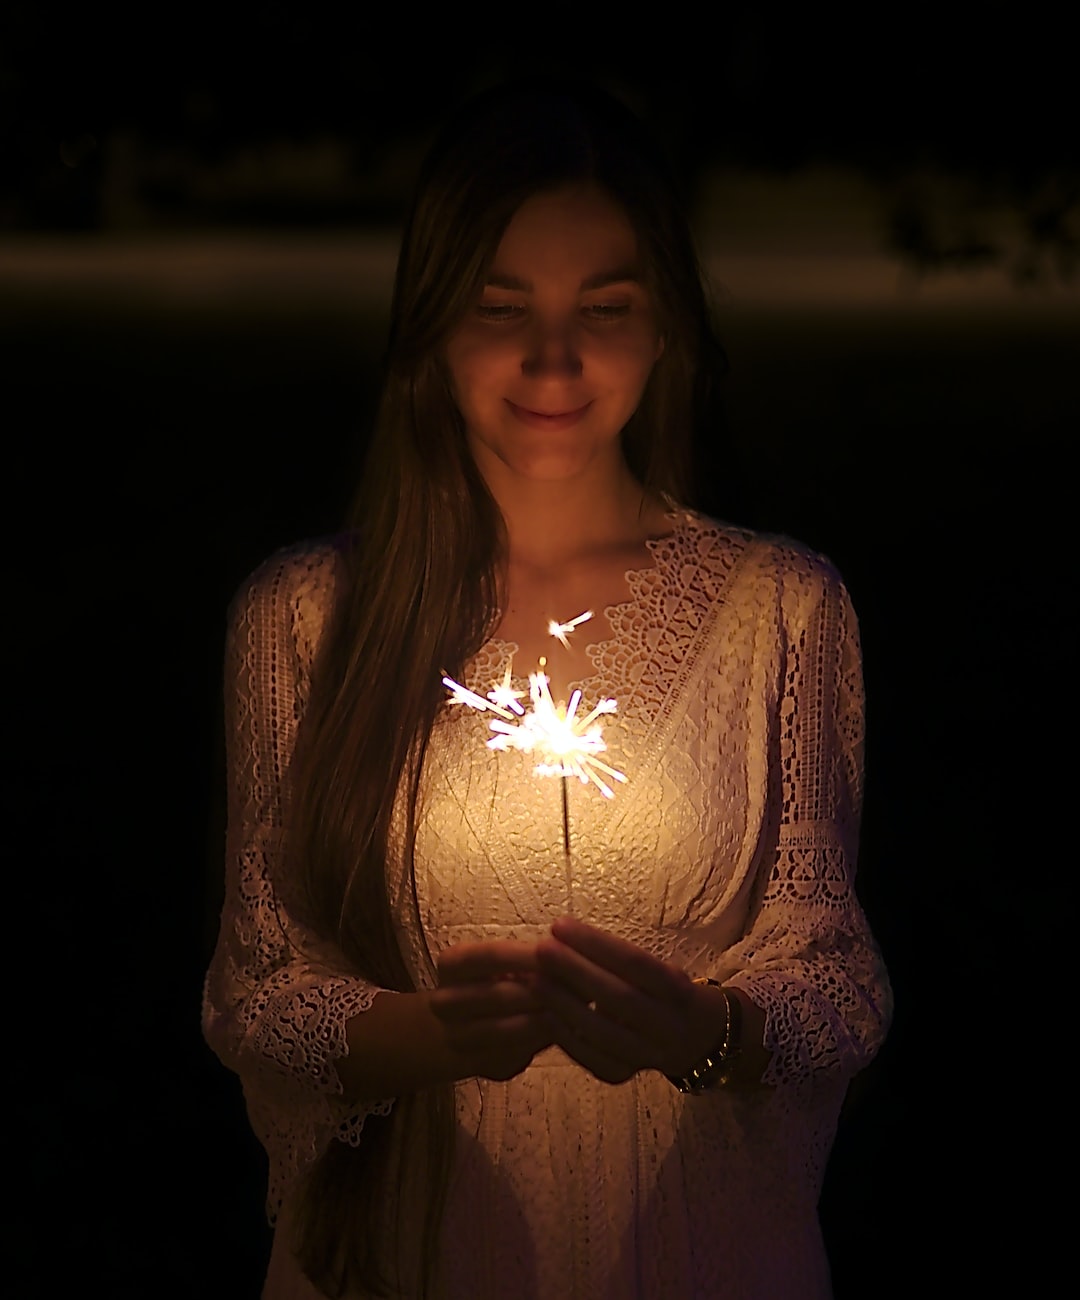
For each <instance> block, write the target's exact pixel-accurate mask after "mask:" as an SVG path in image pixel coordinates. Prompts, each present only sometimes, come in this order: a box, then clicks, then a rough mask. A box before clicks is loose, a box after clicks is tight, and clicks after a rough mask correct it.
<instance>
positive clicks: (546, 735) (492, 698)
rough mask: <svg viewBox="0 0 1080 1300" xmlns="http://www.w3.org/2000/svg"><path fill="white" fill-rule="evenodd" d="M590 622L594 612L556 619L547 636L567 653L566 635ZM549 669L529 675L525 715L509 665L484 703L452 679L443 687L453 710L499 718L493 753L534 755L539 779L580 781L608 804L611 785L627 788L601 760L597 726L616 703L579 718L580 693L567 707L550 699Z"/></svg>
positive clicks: (600, 736)
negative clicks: (566, 619)
mask: <svg viewBox="0 0 1080 1300" xmlns="http://www.w3.org/2000/svg"><path fill="white" fill-rule="evenodd" d="M590 618H592V610H588V611H587V612H586V613H584V614H579V615H578V617H577V618H572V619H571V620H570V621H569V623H557V622H556V621H555V620H554V619H552V621H551V622H550V623H549V624H548V631H549V632H550V633H551V635H552V636H553V637H555V638H556V639H557V640H558V641H561V642H562V644H563V645H565V646H567V647H568V646H569V642H568V641H567V639H566V637H567V634H568V633H569V632H572V631H574V629H575V628H577V627H578V626H579V625H580V624H581V623H584V622H585V621H586V620H587V619H590ZM545 664H546V661H545V660H543V659H541V660H540V671H539V672H535V673H530V674H529V692H528V694H529V703H530V706H531V707H530V708H529V709H527V710H526V709H524V708H522V706H521V705H520V704H519V703H518V701H519V700H521V699H523V698H524V696H525V692H524V691H515V690H514V689H513V687H512V685H511V668H512V665H511V664H507V666H506V672H505V674H504V675H503V680H502V682H500V683H497V684H496V685H494V686H493V687H492V688H491V690H490V691H488V693H487V696H486V698H485V697H484V696H483V695H479V694H477V692H476V691H471V690H469V688H468V687H467V686H462V685H461V683H460V682H456V681H454V679H453V678H452V677H444V678H443V679H442V681H443V685H444V686H445V687H446V688H447V690H448V691H449V692H450V700H449V702H450V703H451V704H466V705H468V706H469V708H472V709H476V710H478V711H480V712H488V713H494V714H495V715H496V716H495V719H494V720H493V721H492V722H491V724H490V727H491V730H492V731H493V732H494V733H495V734H494V735H493V736H492V737H491V739H490V740H489V741H488V742H487V745H488V748H489V749H501V750H508V749H516V750H518V751H519V752H520V753H523V754H533V755H535V756H536V758H537V764H536V767H535V768H534V769H533V770H534V772H535V774H536V775H537V776H561V777H564V778H565V777H571V776H573V777H577V779H578V780H579V781H580V782H581V783H582V784H583V785H589V784H592V785H594V786H595V787H596V788H597V789H598V790H599V791H600V793H601V794H602V795H603V796H604V797H605V798H606V799H610V798H612V797H613V795H614V793H615V792H614V790H613V789H612V788H611V785H610V784H609V783H610V782H623V783H625V781H626V777H625V776H624V775H623V773H622V772H619V771H617V770H616V769H615V768H613V767H612V766H611V765H610V764H608V763H606V762H605V761H604V760H603V759H602V758H600V757H599V756H600V755H601V754H603V753H605V752H606V750H607V744H606V743H605V741H604V736H603V730H602V724H601V723H600V721H599V720H600V718H602V717H604V716H605V715H607V714H611V713H615V712H616V711H617V708H618V706H617V704H616V702H615V701H614V700H613V699H602V700H600V701H599V702H598V703H597V704H596V705H595V706H594V707H593V708H592V709H590V710H589V712H588V713H586V714H584V715H583V716H581V717H579V716H578V708H579V707H580V704H581V692H580V691H574V693H573V694H572V695H571V696H570V702H569V703H568V704H565V705H564V704H556V703H555V701H554V700H553V699H552V697H551V685H550V679H549V677H548V676H547V674H546V673H545V672H544V671H543V669H544V667H545Z"/></svg>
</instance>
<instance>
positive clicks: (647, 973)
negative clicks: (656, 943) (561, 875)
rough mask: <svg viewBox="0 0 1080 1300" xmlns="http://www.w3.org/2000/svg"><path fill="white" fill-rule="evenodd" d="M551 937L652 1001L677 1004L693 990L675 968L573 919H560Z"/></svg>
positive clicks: (565, 917) (635, 946) (616, 937)
mask: <svg viewBox="0 0 1080 1300" xmlns="http://www.w3.org/2000/svg"><path fill="white" fill-rule="evenodd" d="M551 933H552V935H553V936H554V938H555V939H556V940H557V941H558V942H559V943H561V944H564V945H565V946H566V947H568V948H571V949H573V950H574V951H575V952H577V953H580V954H581V955H582V956H583V957H586V958H588V960H589V961H591V962H592V963H593V964H594V965H595V966H600V967H602V968H603V969H604V970H608V971H611V972H612V974H614V975H618V976H619V978H620V979H622V980H625V981H626V983H627V984H631V985H633V986H634V987H635V988H639V989H643V990H644V991H645V992H646V993H650V994H651V995H652V996H653V997H655V998H660V999H662V1000H667V999H675V1000H678V999H680V998H682V997H685V996H687V995H688V993H689V990H690V989H691V987H692V984H693V981H692V980H691V979H690V977H689V976H688V975H687V974H686V972H685V971H684V970H681V969H680V968H679V967H678V966H674V965H672V964H671V963H670V962H665V961H661V960H660V958H659V957H654V956H653V955H652V953H650V952H646V951H645V949H644V948H640V947H638V945H637V944H634V943H630V942H629V941H628V940H626V939H620V938H619V937H618V935H614V934H608V932H607V931H606V930H598V929H596V927H595V926H591V925H586V924H585V922H584V921H579V920H578V919H577V918H576V917H573V916H562V917H559V919H558V920H557V921H554V922H553V923H552V926H551Z"/></svg>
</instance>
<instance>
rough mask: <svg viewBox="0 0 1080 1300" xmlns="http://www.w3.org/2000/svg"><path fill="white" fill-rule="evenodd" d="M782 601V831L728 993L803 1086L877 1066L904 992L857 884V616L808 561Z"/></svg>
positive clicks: (778, 781) (799, 565)
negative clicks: (756, 1021) (891, 974)
mask: <svg viewBox="0 0 1080 1300" xmlns="http://www.w3.org/2000/svg"><path fill="white" fill-rule="evenodd" d="M781 600H782V606H783V611H782V625H783V626H784V627H786V628H787V629H788V632H787V644H786V647H785V651H786V653H785V659H786V664H785V673H784V680H783V689H782V698H781V707H780V729H779V765H778V766H779V770H778V772H775V773H774V777H773V784H774V787H775V791H774V793H775V796H776V798H777V800H778V802H779V804H780V809H779V834H778V837H777V841H776V846H775V850H774V851H773V853H772V854H771V860H770V862H768V863H766V866H765V870H764V872H763V883H762V887H761V889H760V891H759V893H760V896H759V900H758V903H757V905H756V908H755V911H754V914H753V922H752V924H751V926H750V928H749V931H748V933H747V934H746V935H745V937H744V938H743V939H742V940H741V941H740V942H739V943H738V944H737V945H736V946H735V948H734V949H732V950H729V951H728V952H727V953H726V954H725V962H724V964H725V966H726V967H727V970H728V974H727V978H726V980H725V982H726V983H728V984H729V985H731V986H733V987H737V988H740V989H742V990H743V991H744V992H745V993H746V994H747V995H748V996H749V997H750V998H751V999H752V1000H753V1001H754V1002H755V1003H757V1005H758V1006H760V1007H761V1008H762V1009H763V1010H764V1012H765V1017H766V1020H765V1046H766V1047H767V1048H768V1049H769V1050H770V1052H771V1053H772V1058H771V1060H770V1063H769V1066H768V1069H767V1071H766V1075H765V1082H767V1083H771V1084H800V1083H809V1082H812V1081H813V1080H814V1079H816V1078H821V1077H822V1076H824V1075H826V1074H827V1075H828V1076H830V1077H837V1076H840V1077H844V1078H846V1077H850V1076H851V1075H854V1074H855V1073H856V1072H857V1071H858V1070H859V1069H861V1068H862V1067H863V1066H865V1065H866V1064H867V1063H868V1062H869V1061H870V1059H871V1058H872V1057H873V1055H874V1053H875V1052H876V1051H877V1049H878V1047H879V1046H880V1045H881V1042H882V1040H883V1038H884V1036H885V1032H886V1029H887V1027H888V1022H889V1019H890V1015H891V1006H892V995H891V991H890V988H889V983H888V977H887V975H886V972H885V968H884V964H883V962H882V960H881V956H880V954H879V952H878V950H877V947H876V945H875V943H874V940H873V938H872V936H871V934H870V931H869V927H868V925H867V922H866V918H865V916H864V914H863V911H862V908H861V907H860V905H859V901H858V899H857V897H856V895H855V887H854V875H855V861H856V855H857V851H858V826H859V815H860V811H861V803H862V778H863V761H862V760H863V730H864V728H863V688H862V661H861V656H860V650H859V637H858V627H857V623H856V619H855V614H854V611H853V610H852V607H851V602H850V600H849V598H848V594H847V592H846V590H845V589H844V587H843V584H842V583H841V582H840V579H839V577H838V576H837V575H836V573H835V572H834V571H833V570H832V569H831V568H829V567H828V566H827V565H826V564H824V563H823V562H822V561H820V560H811V559H809V557H805V556H799V557H798V558H797V559H796V560H795V562H794V565H793V580H791V581H789V582H783V583H782V597H781ZM732 966H734V971H735V973H733V974H732V973H730V972H731V971H732Z"/></svg>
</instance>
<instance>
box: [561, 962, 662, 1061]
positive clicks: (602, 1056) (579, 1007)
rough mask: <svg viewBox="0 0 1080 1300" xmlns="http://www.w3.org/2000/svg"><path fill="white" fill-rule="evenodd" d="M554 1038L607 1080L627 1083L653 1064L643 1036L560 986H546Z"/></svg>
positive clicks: (571, 1055) (568, 1053) (566, 1051)
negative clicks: (643, 1041) (641, 1037)
mask: <svg viewBox="0 0 1080 1300" xmlns="http://www.w3.org/2000/svg"><path fill="white" fill-rule="evenodd" d="M542 992H543V994H544V998H545V1002H546V1003H547V1005H548V1008H549V1012H550V1016H551V1020H552V1028H553V1037H554V1040H555V1042H556V1043H558V1045H559V1046H560V1047H561V1048H562V1049H563V1051H564V1052H565V1053H566V1054H567V1056H569V1057H571V1058H572V1059H573V1060H575V1061H577V1063H578V1064H579V1065H581V1066H583V1067H584V1068H585V1069H586V1070H588V1071H589V1073H590V1074H593V1075H595V1076H596V1078H598V1079H601V1080H603V1082H605V1083H623V1082H625V1081H626V1080H627V1079H629V1078H630V1077H631V1076H632V1075H633V1074H636V1073H637V1071H638V1070H641V1069H645V1068H647V1067H648V1065H649V1063H650V1060H649V1058H650V1053H649V1051H648V1049H647V1047H646V1046H645V1044H643V1043H642V1041H641V1040H640V1038H639V1036H638V1035H637V1034H636V1033H634V1032H633V1030H631V1029H628V1028H627V1027H626V1026H624V1025H620V1024H617V1023H616V1022H615V1021H612V1020H609V1019H608V1018H607V1017H606V1016H605V1015H604V1014H603V1012H602V1011H600V1010H599V1008H596V1009H593V1008H592V1007H590V1006H589V1005H588V1004H586V1003H583V1002H581V1001H580V999H578V998H576V997H574V996H573V995H572V994H570V993H568V992H567V991H566V990H565V989H561V988H559V987H558V985H548V984H546V983H545V984H544V985H543V986H542Z"/></svg>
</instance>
